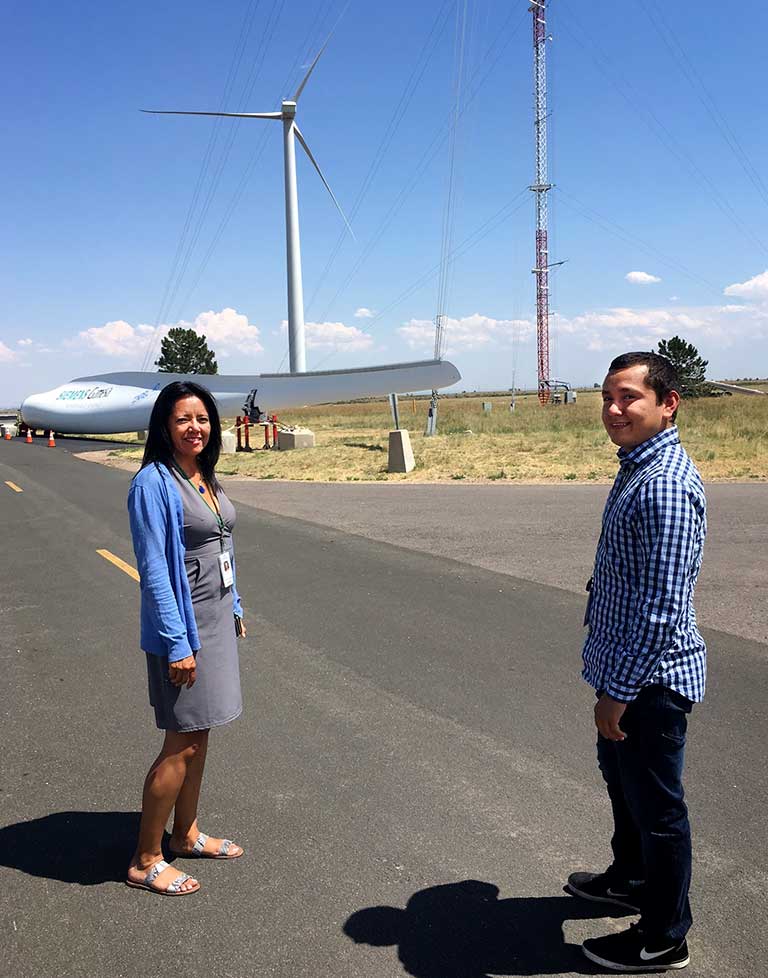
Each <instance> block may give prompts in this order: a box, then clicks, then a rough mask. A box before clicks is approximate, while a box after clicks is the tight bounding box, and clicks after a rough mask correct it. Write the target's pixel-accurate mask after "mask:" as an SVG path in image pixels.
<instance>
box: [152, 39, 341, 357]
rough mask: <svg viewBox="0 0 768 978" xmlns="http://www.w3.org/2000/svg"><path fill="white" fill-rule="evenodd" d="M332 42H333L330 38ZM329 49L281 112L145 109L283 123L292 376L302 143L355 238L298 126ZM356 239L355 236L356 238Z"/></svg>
mask: <svg viewBox="0 0 768 978" xmlns="http://www.w3.org/2000/svg"><path fill="white" fill-rule="evenodd" d="M329 40H330V38H329ZM327 46H328V41H326V42H325V44H324V45H323V46H322V48H320V51H319V52H318V54H317V57H316V58H315V60H314V61H313V62H312V64H311V65H310V66H309V70H308V71H307V73H306V75H305V76H304V78H303V79H302V82H301V84H300V85H299V87H298V88H297V89H296V94H295V95H294V96H293V98H292V99H284V100H283V102H282V105H281V107H280V111H279V112H182V111H176V110H172V109H142V110H141V111H142V112H148V113H151V114H153V115H212V116H226V117H228V118H233V119H279V120H281V121H282V123H283V160H284V170H285V240H286V259H287V271H288V357H289V369H290V372H291V373H292V374H303V373H305V372H306V369H307V358H306V347H305V340H304V288H303V285H302V281H301V241H300V237H299V195H298V191H297V188H296V144H295V142H294V137H295V138H296V139H298V141H299V143H300V144H301V146H302V149H303V150H304V152H305V153H306V154H307V156H308V157H309V160H310V162H311V164H312V166H314V168H315V169H316V170H317V172H318V175H319V177H320V179H321V180H322V181H323V184H324V186H325V189H326V190H327V191H328V193H329V194H330V195H331V199H332V200H333V202H334V204H335V205H336V207H337V209H338V211H339V213H340V214H341V216H342V218H343V220H344V223H345V224H346V226H347V229H348V230H349V233H350V234H352V228H351V227H350V226H349V221H348V220H347V218H346V216H345V215H344V211H343V210H342V209H341V205H340V204H339V202H338V200H336V197H335V196H334V193H333V191H332V190H331V188H330V186H329V184H328V181H327V180H326V179H325V177H324V176H323V173H322V170H321V169H320V167H319V166H318V164H317V160H316V159H315V158H314V156H313V155H312V151H311V150H310V148H309V146H307V143H306V140H305V139H304V137H303V136H302V134H301V131H300V129H299V127H298V126H297V125H296V105H297V103H298V101H299V98H300V96H301V93H302V92H303V91H304V88H305V86H306V84H307V82H308V81H309V76H310V75H311V74H312V72H313V71H314V70H315V66H316V65H317V62H318V61H319V60H320V57H321V55H322V53H323V51H325V49H326V47H327ZM352 237H354V234H352Z"/></svg>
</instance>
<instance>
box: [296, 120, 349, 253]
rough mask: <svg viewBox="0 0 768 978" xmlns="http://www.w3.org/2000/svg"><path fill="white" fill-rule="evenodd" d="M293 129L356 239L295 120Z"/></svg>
mask: <svg viewBox="0 0 768 978" xmlns="http://www.w3.org/2000/svg"><path fill="white" fill-rule="evenodd" d="M293 131H294V132H295V133H296V138H297V139H298V141H299V142H300V143H301V145H302V147H303V149H304V152H305V153H306V154H307V156H308V157H309V160H310V162H311V163H312V166H314V168H315V169H316V170H317V172H318V175H319V177H320V179H321V180H322V181H323V183H324V184H325V189H326V190H327V191H328V193H329V194H330V195H331V200H332V201H333V202H334V204H335V205H336V209H337V210H338V212H339V214H341V216H342V218H343V220H344V223H345V224H346V225H347V230H348V231H349V233H350V234H351V235H352V240H353V241H356V240H357V239H356V238H355V232H354V231H353V230H352V226H351V225H350V223H349V221H348V220H347V215H346V214H345V213H344V211H343V210H342V209H341V204H340V203H339V202H338V200H336V197H335V196H334V193H333V191H332V190H331V188H330V186H329V184H328V181H327V180H326V179H325V177H324V176H323V171H322V170H321V169H320V167H319V166H318V165H317V160H316V159H315V158H314V156H313V155H312V150H311V149H310V148H309V146H307V142H306V140H305V139H304V137H303V136H302V134H301V131H300V129H299V127H298V126H297V125H296V123H295V122H294V124H293Z"/></svg>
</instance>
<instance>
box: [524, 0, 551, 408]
mask: <svg viewBox="0 0 768 978" xmlns="http://www.w3.org/2000/svg"><path fill="white" fill-rule="evenodd" d="M528 9H529V10H530V11H531V13H532V15H533V77H534V92H535V96H534V107H535V121H534V127H535V134H536V179H535V181H534V183H533V184H532V185H531V187H530V188H529V189H530V190H532V191H533V193H534V194H535V195H536V265H535V267H534V269H533V274H534V275H535V276H536V355H537V361H538V364H537V365H538V386H539V402H540V403H541V404H547V403H548V401H549V395H550V388H551V378H550V375H549V268H550V265H549V247H548V244H547V193H548V192H549V191H550V190H551V189H552V184H551V183H549V182H548V180H547V40H548V34H547V0H531V6H530V7H529V8H528Z"/></svg>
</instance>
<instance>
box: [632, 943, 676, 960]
mask: <svg viewBox="0 0 768 978" xmlns="http://www.w3.org/2000/svg"><path fill="white" fill-rule="evenodd" d="M674 950H675V945H674V944H673V945H672V947H667V948H665V949H664V950H663V951H646V950H645V948H643V949H642V951H641V952H640V960H641V961H653V959H654V958H660V957H661V956H662V955H664V954H669V952H670V951H674Z"/></svg>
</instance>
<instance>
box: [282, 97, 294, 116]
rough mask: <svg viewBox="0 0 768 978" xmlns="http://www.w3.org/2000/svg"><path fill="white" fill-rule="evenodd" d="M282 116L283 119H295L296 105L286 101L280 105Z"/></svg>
mask: <svg viewBox="0 0 768 978" xmlns="http://www.w3.org/2000/svg"><path fill="white" fill-rule="evenodd" d="M282 116H283V118H284V119H295V118H296V103H295V102H293V101H288V100H287V99H286V100H285V101H284V102H283V104H282Z"/></svg>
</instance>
